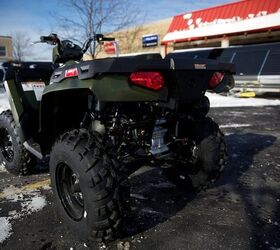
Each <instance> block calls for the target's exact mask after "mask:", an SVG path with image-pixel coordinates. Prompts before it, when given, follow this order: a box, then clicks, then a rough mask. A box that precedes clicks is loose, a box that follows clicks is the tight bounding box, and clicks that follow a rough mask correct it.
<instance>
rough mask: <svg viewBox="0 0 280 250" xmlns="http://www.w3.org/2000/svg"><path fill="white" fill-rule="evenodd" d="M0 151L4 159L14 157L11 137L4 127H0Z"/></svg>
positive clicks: (10, 159)
mask: <svg viewBox="0 0 280 250" xmlns="http://www.w3.org/2000/svg"><path fill="white" fill-rule="evenodd" d="M0 151H1V153H2V155H3V157H4V158H5V160H6V161H8V162H12V161H13V159H14V147H13V139H12V136H11V135H10V134H9V132H8V130H7V129H6V128H0Z"/></svg>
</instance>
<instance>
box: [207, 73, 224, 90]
mask: <svg viewBox="0 0 280 250" xmlns="http://www.w3.org/2000/svg"><path fill="white" fill-rule="evenodd" d="M224 75H225V74H224V73H222V72H214V73H213V75H212V77H211V79H210V82H209V89H214V88H215V87H216V86H217V85H218V84H219V83H220V82H221V81H222V80H223V79H224Z"/></svg>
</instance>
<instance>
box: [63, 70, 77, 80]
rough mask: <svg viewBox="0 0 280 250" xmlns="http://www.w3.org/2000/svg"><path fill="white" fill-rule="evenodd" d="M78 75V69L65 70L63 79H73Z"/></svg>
mask: <svg viewBox="0 0 280 250" xmlns="http://www.w3.org/2000/svg"><path fill="white" fill-rule="evenodd" d="M77 75H78V69H77V68H73V69H67V70H65V77H67V78H68V77H74V76H77Z"/></svg>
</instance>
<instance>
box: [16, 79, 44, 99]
mask: <svg viewBox="0 0 280 250" xmlns="http://www.w3.org/2000/svg"><path fill="white" fill-rule="evenodd" d="M21 86H22V89H23V91H34V94H35V97H36V100H37V101H41V99H42V94H43V91H44V89H45V87H46V85H45V83H44V82H22V83H21Z"/></svg>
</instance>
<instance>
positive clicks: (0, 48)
mask: <svg viewBox="0 0 280 250" xmlns="http://www.w3.org/2000/svg"><path fill="white" fill-rule="evenodd" d="M0 56H6V47H5V46H0Z"/></svg>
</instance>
